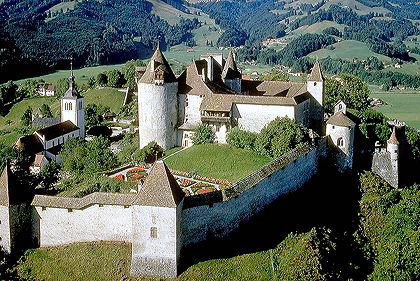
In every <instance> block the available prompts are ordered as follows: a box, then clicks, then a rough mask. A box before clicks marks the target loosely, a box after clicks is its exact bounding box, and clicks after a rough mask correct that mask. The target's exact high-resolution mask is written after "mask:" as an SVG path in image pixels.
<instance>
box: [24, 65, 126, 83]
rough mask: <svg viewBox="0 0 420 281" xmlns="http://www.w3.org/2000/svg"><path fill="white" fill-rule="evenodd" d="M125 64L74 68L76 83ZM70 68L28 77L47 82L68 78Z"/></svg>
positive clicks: (83, 81) (86, 80)
mask: <svg viewBox="0 0 420 281" xmlns="http://www.w3.org/2000/svg"><path fill="white" fill-rule="evenodd" d="M122 66H123V64H115V65H101V66H92V67H85V68H80V69H76V70H74V75H75V76H76V83H78V84H84V83H86V82H88V80H89V78H90V77H96V76H97V75H98V74H99V73H101V72H104V71H109V70H113V69H120V68H122ZM69 73H70V72H69V70H68V69H67V70H58V71H56V72H54V73H51V74H47V75H42V76H38V77H32V78H28V79H43V80H45V81H46V82H50V83H52V82H56V81H57V80H59V79H61V78H67V77H69ZM28 79H23V80H18V81H16V83H18V84H20V83H22V82H23V81H25V80H28Z"/></svg>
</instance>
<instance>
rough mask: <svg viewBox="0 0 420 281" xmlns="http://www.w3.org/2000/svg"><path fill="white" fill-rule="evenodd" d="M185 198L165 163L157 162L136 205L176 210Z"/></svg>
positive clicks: (138, 196) (142, 188) (138, 195)
mask: <svg viewBox="0 0 420 281" xmlns="http://www.w3.org/2000/svg"><path fill="white" fill-rule="evenodd" d="M183 198H184V192H183V191H182V190H181V188H180V187H179V185H178V183H177V182H176V180H175V178H174V176H173V175H172V174H171V172H170V171H169V169H168V167H167V166H166V165H165V163H163V161H156V163H155V164H154V165H153V167H152V170H151V172H150V174H149V175H148V176H147V178H146V180H145V182H144V184H143V186H142V187H141V189H140V190H139V193H138V194H137V198H136V200H135V201H134V204H135V205H142V206H154V207H166V208H176V207H177V206H178V205H179V203H180V202H181V201H182V199H183Z"/></svg>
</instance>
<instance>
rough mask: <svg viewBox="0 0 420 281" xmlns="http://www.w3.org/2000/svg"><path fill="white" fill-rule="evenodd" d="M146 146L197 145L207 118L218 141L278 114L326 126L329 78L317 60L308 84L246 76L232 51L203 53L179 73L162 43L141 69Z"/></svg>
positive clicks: (142, 127)
mask: <svg viewBox="0 0 420 281" xmlns="http://www.w3.org/2000/svg"><path fill="white" fill-rule="evenodd" d="M136 81H137V85H138V112H139V137H140V147H144V146H146V145H147V144H148V143H149V142H150V141H156V142H157V143H158V144H159V145H160V146H162V147H163V148H165V149H166V148H171V147H173V146H190V145H192V141H191V137H192V134H193V131H194V129H195V128H197V126H199V125H200V124H202V123H205V124H208V125H209V126H211V128H212V129H213V131H214V133H215V136H216V142H218V143H226V137H227V133H228V132H229V130H230V129H231V128H232V127H235V126H239V127H240V128H241V129H244V130H248V131H252V132H259V131H260V130H261V129H262V128H263V127H264V126H265V125H266V124H267V123H269V122H270V121H272V120H274V119H275V118H276V117H288V118H290V119H293V120H296V121H297V122H299V123H302V124H303V125H305V126H307V127H310V128H313V129H316V130H318V131H321V124H322V123H323V116H324V110H323V106H322V104H323V95H324V77H323V75H322V72H321V68H320V66H319V63H318V62H317V63H316V64H315V66H314V68H313V70H312V72H311V74H310V75H309V77H308V82H307V83H299V82H283V81H258V80H243V79H242V74H241V73H240V72H239V70H238V68H237V65H236V62H235V58H234V55H233V53H232V52H230V53H229V55H228V57H227V59H224V58H223V55H203V56H201V59H200V60H195V61H193V62H192V63H191V64H190V65H189V66H188V67H187V69H186V70H185V71H184V72H183V73H181V75H179V76H178V77H176V76H175V75H174V73H173V71H172V69H171V66H170V65H169V63H168V62H167V60H166V59H165V57H164V55H163V53H162V52H161V50H160V49H159V46H158V48H157V49H156V51H155V53H154V54H153V56H152V58H151V59H150V62H149V64H148V65H147V67H145V68H144V67H140V68H137V69H136Z"/></svg>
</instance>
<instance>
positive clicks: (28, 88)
mask: <svg viewBox="0 0 420 281" xmlns="http://www.w3.org/2000/svg"><path fill="white" fill-rule="evenodd" d="M40 82H42V81H36V80H33V79H29V80H25V82H23V83H22V85H20V87H19V89H20V90H21V91H22V92H23V93H24V95H25V96H26V97H33V96H36V94H37V89H38V84H39V83H40Z"/></svg>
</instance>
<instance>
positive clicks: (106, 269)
mask: <svg viewBox="0 0 420 281" xmlns="http://www.w3.org/2000/svg"><path fill="white" fill-rule="evenodd" d="M130 260H131V246H130V244H124V243H106V242H102V243H81V244H72V245H69V246H64V247H55V248H43V249H35V250H30V251H29V253H28V255H27V259H26V261H24V262H23V263H22V264H21V265H20V266H18V273H19V276H20V277H25V278H30V277H32V278H34V279H35V280H62V281H66V280H69V281H70V280H122V279H123V278H124V277H128V276H129V268H130ZM271 274H272V273H271V268H270V262H269V254H268V252H266V251H265V252H257V253H253V254H246V255H241V256H237V257H233V258H227V259H215V260H209V261H205V262H200V263H198V264H195V265H193V266H192V267H190V268H188V269H187V270H186V271H185V272H183V273H182V274H181V275H180V276H179V278H177V279H178V280H229V278H232V277H235V278H237V279H236V280H250V279H253V280H268V279H270V278H271ZM130 280H162V279H161V278H159V279H157V278H156V279H152V278H141V277H140V278H135V279H130Z"/></svg>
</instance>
